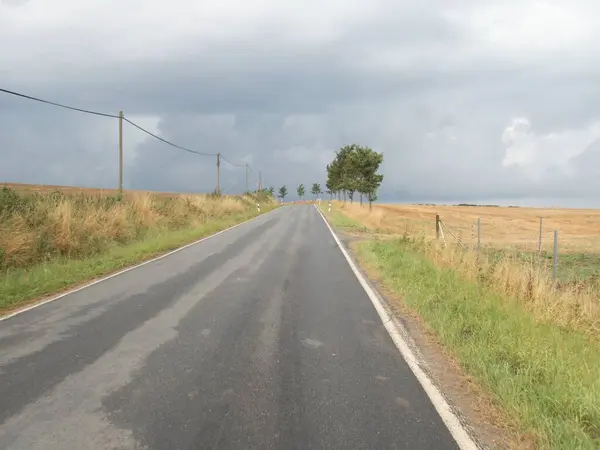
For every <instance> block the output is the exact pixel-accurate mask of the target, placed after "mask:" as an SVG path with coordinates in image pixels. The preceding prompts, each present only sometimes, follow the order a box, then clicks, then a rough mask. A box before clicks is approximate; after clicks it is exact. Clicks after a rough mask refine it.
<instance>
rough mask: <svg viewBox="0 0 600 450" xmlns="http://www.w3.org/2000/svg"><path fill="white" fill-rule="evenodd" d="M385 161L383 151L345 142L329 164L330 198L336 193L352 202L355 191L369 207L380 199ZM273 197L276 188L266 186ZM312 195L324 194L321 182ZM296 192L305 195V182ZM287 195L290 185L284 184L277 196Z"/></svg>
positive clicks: (312, 190)
mask: <svg viewBox="0 0 600 450" xmlns="http://www.w3.org/2000/svg"><path fill="white" fill-rule="evenodd" d="M382 162H383V153H377V152H375V151H373V150H372V149H371V148H369V147H366V146H361V145H358V144H352V145H346V146H344V147H342V148H341V149H339V150H338V151H337V152H336V153H335V158H334V159H333V161H332V162H331V163H330V164H327V183H326V184H325V186H326V188H327V190H326V192H327V194H329V195H330V198H333V196H334V195H335V196H337V198H338V200H342V199H343V200H344V201H346V200H347V199H350V202H351V203H352V202H353V201H354V196H355V194H356V193H358V194H359V196H360V204H361V205H362V204H363V198H364V199H366V200H367V201H368V202H369V207H371V206H372V203H373V202H374V201H375V200H377V191H378V190H379V187H380V186H381V183H382V182H383V175H382V174H379V173H377V171H378V170H379V166H380V165H381V163H382ZM263 190H264V191H265V192H266V193H268V194H269V195H271V196H273V197H274V196H275V189H274V188H272V187H271V188H268V189H263ZM310 192H311V194H313V195H314V196H315V198H317V197H319V196H320V195H321V194H323V190H322V188H321V184H320V183H313V184H312V187H311V190H310ZM296 194H297V195H298V197H299V198H300V199H301V200H302V199H303V198H304V196H305V195H306V188H305V186H304V184H299V185H298V187H297V188H296ZM287 195H288V188H287V186H286V185H283V186H281V187H280V188H279V191H278V193H277V197H278V198H279V199H280V200H282V201H283V199H285V197H287Z"/></svg>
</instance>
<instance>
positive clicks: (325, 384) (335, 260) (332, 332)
mask: <svg viewBox="0 0 600 450" xmlns="http://www.w3.org/2000/svg"><path fill="white" fill-rule="evenodd" d="M0 424H1V425H0V448H1V449H45V450H53V449H61V450H63V449H80V450H83V449H169V450H172V449H204V448H206V449H209V448H210V449H269V448H273V449H286V450H287V449H436V450H446V449H455V448H457V445H456V443H455V442H454V440H453V439H452V437H451V435H450V432H449V431H448V430H447V428H446V427H445V426H444V424H443V422H442V420H441V418H440V417H439V415H438V414H437V412H436V410H435V408H434V407H433V406H432V404H431V402H430V401H429V398H428V397H427V396H426V394H425V392H424V391H423V389H422V387H421V385H420V384H419V383H418V381H417V379H416V378H415V377H414V375H413V373H412V372H411V371H410V369H409V367H408V365H407V364H406V363H405V362H404V360H403V359H402V357H401V355H400V353H399V352H398V350H397V348H396V347H395V345H394V343H393V342H392V340H391V338H390V337H389V335H388V333H387V332H386V330H385V328H384V327H383V325H382V323H381V320H380V319H379V316H378V315H377V313H376V311H375V309H374V307H373V304H372V303H371V301H370V300H369V298H368V297H367V295H366V294H365V292H364V290H363V289H362V288H361V286H360V284H359V282H358V280H357V279H356V277H355V276H354V274H353V273H352V271H351V269H350V267H349V266H348V263H347V262H346V260H345V259H344V256H343V255H342V253H341V251H340V250H339V248H338V247H337V244H336V243H335V241H334V239H333V237H332V235H331V234H330V232H329V230H328V228H327V226H326V224H325V223H324V222H323V220H322V219H321V217H320V216H319V213H318V212H317V211H316V210H315V209H314V208H313V207H312V206H310V205H301V206H287V207H283V208H280V209H278V210H275V211H273V212H271V213H269V214H266V215H264V216H261V217H259V218H257V219H255V220H253V221H251V222H249V223H246V224H243V225H241V226H239V227H237V228H234V229H232V230H230V231H227V232H225V233H223V234H220V235H218V236H215V237H214V238H211V239H208V240H206V241H203V242H201V243H199V244H196V245H194V246H191V247H188V248H186V249H184V250H182V251H180V252H177V253H174V254H172V255H170V256H167V257H165V258H163V259H159V260H157V261H154V262H151V263H149V264H146V265H144V266H142V267H140V268H138V269H134V270H132V271H129V272H126V273H124V274H122V275H119V276H116V277H114V278H111V279H109V280H106V281H103V282H101V283H98V284H95V285H93V286H91V287H88V288H85V289H83V290H80V291H78V292H76V293H74V294H71V295H68V296H66V297H63V298H61V299H59V300H57V301H54V302H51V303H47V304H45V305H42V306H40V307H38V308H35V309H33V310H30V311H27V312H25V313H23V314H20V315H17V316H15V317H12V318H10V319H8V320H5V321H3V322H0Z"/></svg>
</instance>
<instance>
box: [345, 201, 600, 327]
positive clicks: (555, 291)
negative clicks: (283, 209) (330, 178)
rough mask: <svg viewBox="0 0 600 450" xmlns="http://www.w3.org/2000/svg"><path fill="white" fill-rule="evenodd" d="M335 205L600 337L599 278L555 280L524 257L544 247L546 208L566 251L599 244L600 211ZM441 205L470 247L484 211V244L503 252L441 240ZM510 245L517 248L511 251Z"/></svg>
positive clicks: (544, 314) (548, 223) (554, 319)
mask: <svg viewBox="0 0 600 450" xmlns="http://www.w3.org/2000/svg"><path fill="white" fill-rule="evenodd" d="M334 207H335V208H336V209H339V210H341V211H342V212H343V214H345V215H346V216H348V217H350V218H351V219H353V220H355V221H357V222H359V223H361V224H363V225H364V226H366V227H367V228H369V229H370V230H372V231H375V232H376V233H380V234H382V235H384V236H386V235H387V236H408V237H411V238H413V239H414V238H416V237H417V240H418V241H420V242H421V243H422V244H423V245H422V246H421V249H422V250H423V251H425V252H426V253H427V254H428V256H429V257H430V258H431V259H432V260H433V261H435V263H436V264H438V265H441V266H446V267H453V268H455V269H456V270H458V271H459V272H460V273H461V274H462V275H463V276H465V277H467V278H468V279H470V280H473V281H474V280H479V281H481V282H484V283H486V284H487V285H489V286H491V287H492V288H493V289H494V290H495V291H497V292H499V293H501V294H503V295H505V296H506V297H507V298H512V299H517V300H518V301H520V302H521V303H522V304H523V305H525V306H526V307H527V309H529V310H530V311H532V312H533V313H534V314H535V316H536V317H537V318H538V319H540V320H542V321H547V322H551V323H555V324H558V325H560V326H563V327H567V328H573V329H578V330H583V331H586V332H588V333H591V334H593V335H595V336H598V337H600V302H599V298H600V284H599V283H598V279H597V278H596V277H593V278H590V279H588V280H586V281H585V282H582V281H569V282H560V283H555V282H554V281H553V280H552V277H551V272H550V271H549V270H547V269H546V268H545V267H544V266H539V265H538V263H537V261H536V260H535V259H530V260H527V259H526V258H523V257H522V255H523V254H524V253H523V252H536V251H537V245H538V244H537V242H538V241H537V239H538V231H539V217H540V216H542V217H544V225H545V229H546V231H545V232H544V233H543V243H544V245H543V246H544V248H545V249H548V250H549V249H551V248H552V236H553V234H552V233H553V231H552V230H553V229H554V228H557V229H559V236H560V248H561V254H564V253H568V252H580V253H597V252H600V211H595V210H567V209H564V210H562V209H533V208H499V207H453V206H435V207H434V206H419V205H373V210H372V211H369V208H368V207H361V206H360V205H357V204H345V205H344V204H342V203H336V204H335V206H334ZM436 213H437V214H439V215H440V217H441V219H442V220H443V221H444V222H445V223H446V225H447V226H448V227H449V228H450V230H452V231H453V233H454V234H455V235H456V236H457V237H459V236H460V237H461V238H462V239H463V242H464V243H465V245H466V247H467V248H468V247H469V245H470V244H474V243H475V242H476V236H477V235H476V228H475V227H473V228H472V227H471V225H476V222H477V218H478V217H481V223H482V225H481V226H482V244H485V245H487V246H489V247H491V248H493V249H496V250H503V252H502V253H500V252H498V253H494V252H491V253H490V252H485V253H484V254H483V255H482V258H481V260H480V261H479V262H478V261H477V254H476V252H473V251H464V250H463V249H462V248H460V247H459V246H457V245H453V244H455V243H456V240H455V239H454V238H452V237H451V236H449V235H448V233H446V241H447V243H448V245H447V246H446V247H444V246H443V245H442V243H441V242H439V241H437V242H436V241H435V215H436ZM472 230H474V231H472ZM418 237H420V238H418ZM507 248H513V249H515V251H514V252H510V251H504V250H505V249H507Z"/></svg>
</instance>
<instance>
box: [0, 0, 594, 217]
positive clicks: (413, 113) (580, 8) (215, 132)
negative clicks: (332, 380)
mask: <svg viewBox="0 0 600 450" xmlns="http://www.w3.org/2000/svg"><path fill="white" fill-rule="evenodd" d="M599 17H600V2H598V1H597V0H564V1H563V0H546V1H543V0H539V1H534V0H518V1H517V0H485V1H482V0H407V1H398V0H329V1H327V2H316V1H310V0H308V1H307V0H285V1H276V0H203V1H197V0H170V1H168V2H165V1H160V2H159V1H155V0H127V1H117V0H84V1H82V0H53V1H47V0H0V87H2V88H4V89H10V90H14V91H19V92H23V93H25V94H28V95H33V96H39V97H42V98H45V99H48V100H52V101H57V102H63V103H67V104H70V105H74V106H77V107H81V108H88V109H93V110H98V111H103V112H108V113H111V114H116V113H118V111H119V110H121V109H122V110H123V111H124V113H125V115H126V116H128V117H129V118H130V119H132V120H134V121H136V122H138V123H139V124H140V125H142V126H144V127H147V128H148V129H149V130H150V131H152V132H155V133H158V134H160V135H161V136H163V137H165V138H167V139H169V140H172V141H173V142H175V143H178V144H179V145H183V146H187V147H189V148H192V149H195V150H198V151H200V152H208V153H213V152H219V151H220V152H222V153H223V154H224V155H226V157H227V158H228V159H229V160H231V161H233V162H240V163H243V162H248V163H250V164H251V166H252V167H253V169H254V173H252V174H251V176H250V182H251V184H252V186H255V183H256V177H255V175H256V173H257V172H258V170H259V169H262V172H263V180H264V185H265V186H274V187H276V188H278V187H279V186H280V185H282V184H287V186H288V188H289V190H290V191H293V192H295V188H296V185H297V184H298V183H304V184H305V185H310V184H311V183H313V182H321V183H324V181H325V165H326V164H327V163H328V162H329V161H330V160H331V159H332V158H333V155H334V152H335V150H337V149H339V148H340V147H341V146H343V145H345V144H350V143H359V144H363V145H368V146H370V147H372V148H373V149H375V150H377V151H380V152H383V153H384V156H385V162H384V166H383V167H382V171H383V173H384V176H385V178H384V182H383V185H382V188H381V192H380V198H381V199H382V200H384V201H484V202H486V201H488V200H494V199H495V200H498V201H501V202H509V203H513V204H518V203H527V202H533V203H536V202H537V203H543V204H549V203H550V204H561V205H563V206H585V205H589V206H600V82H599V80H600V27H598V20H599V19H598V18H599ZM117 130H118V128H117V123H116V121H114V120H113V119H107V118H102V117H95V116H86V115H83V114H79V113H75V112H70V111H64V110H59V109H57V108H54V107H50V106H46V105H42V104H38V103H34V102H31V101H27V100H22V99H19V98H13V97H10V96H8V95H4V94H0V181H13V182H28V183H50V184H69V185H85V186H99V187H113V186H116V180H117ZM124 140H125V187H126V188H133V189H153V190H167V191H208V190H212V189H214V187H215V183H216V173H215V172H216V166H215V159H214V158H207V157H199V156H195V155H190V154H187V153H184V152H181V151H179V150H176V149H173V148H170V147H167V146H165V145H164V144H162V143H161V142H159V141H156V140H154V139H152V138H148V137H146V136H144V135H143V134H142V133H141V132H139V131H137V130H135V129H133V128H132V127H131V126H126V127H125V137H124ZM222 187H223V189H224V190H226V191H230V192H239V191H241V190H243V188H244V170H243V169H239V168H233V167H229V166H228V165H226V164H224V165H223V170H222Z"/></svg>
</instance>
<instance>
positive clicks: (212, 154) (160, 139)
mask: <svg viewBox="0 0 600 450" xmlns="http://www.w3.org/2000/svg"><path fill="white" fill-rule="evenodd" d="M123 120H124V121H125V122H127V123H129V124H131V125H133V126H134V127H136V128H137V129H138V130H140V131H143V132H144V133H147V134H149V135H150V136H152V137H153V138H155V139H158V140H159V141H162V142H164V143H165V144H168V145H170V146H172V147H175V148H178V149H179V150H184V151H186V152H189V153H194V154H196V155H200V156H217V154H216V153H202V152H197V151H196V150H190V149H189V148H185V147H182V146H181V145H177V144H173V143H172V142H169V141H167V140H166V139H163V138H161V137H160V136H157V135H156V134H154V133H151V132H150V131H148V130H146V129H145V128H142V127H141V126H139V125H138V124H137V123H135V122H133V121H131V120H129V119H128V118H127V117H123ZM221 158H223V159H225V157H224V156H223V155H221ZM225 161H227V162H229V161H228V160H226V159H225ZM230 164H231V163H230Z"/></svg>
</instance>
